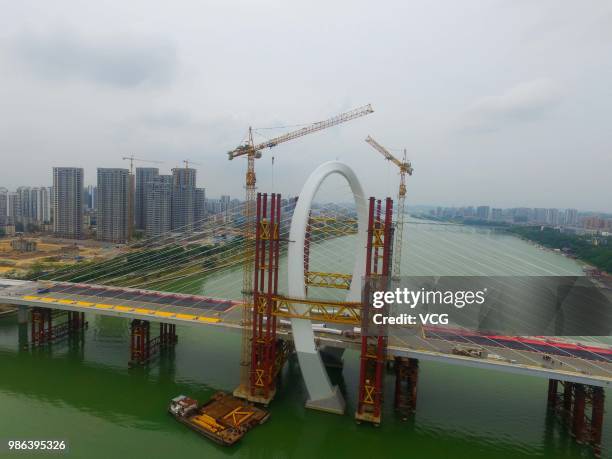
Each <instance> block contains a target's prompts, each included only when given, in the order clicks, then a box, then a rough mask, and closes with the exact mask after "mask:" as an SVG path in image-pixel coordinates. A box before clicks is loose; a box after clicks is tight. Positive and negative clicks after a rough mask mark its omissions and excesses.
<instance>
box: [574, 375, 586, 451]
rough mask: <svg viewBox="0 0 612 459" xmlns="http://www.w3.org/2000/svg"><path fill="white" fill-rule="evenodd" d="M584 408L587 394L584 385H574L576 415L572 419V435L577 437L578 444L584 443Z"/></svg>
mask: <svg viewBox="0 0 612 459" xmlns="http://www.w3.org/2000/svg"><path fill="white" fill-rule="evenodd" d="M584 406H585V392H584V385H582V384H575V385H574V414H573V419H572V433H573V434H574V436H575V437H576V442H577V443H579V444H580V443H582V442H583V439H584Z"/></svg>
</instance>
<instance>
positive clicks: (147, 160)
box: [122, 155, 163, 175]
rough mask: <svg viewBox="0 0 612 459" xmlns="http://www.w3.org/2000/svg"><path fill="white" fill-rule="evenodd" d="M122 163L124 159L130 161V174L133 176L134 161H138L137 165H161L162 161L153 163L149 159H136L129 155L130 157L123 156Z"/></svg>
mask: <svg viewBox="0 0 612 459" xmlns="http://www.w3.org/2000/svg"><path fill="white" fill-rule="evenodd" d="M122 159H123V160H124V161H125V160H126V159H129V160H130V174H132V175H134V161H138V162H139V163H155V164H163V161H153V160H150V159H141V158H136V157H135V156H134V155H130V156H124V157H123V158H122Z"/></svg>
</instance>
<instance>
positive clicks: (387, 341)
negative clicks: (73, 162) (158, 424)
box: [0, 162, 612, 454]
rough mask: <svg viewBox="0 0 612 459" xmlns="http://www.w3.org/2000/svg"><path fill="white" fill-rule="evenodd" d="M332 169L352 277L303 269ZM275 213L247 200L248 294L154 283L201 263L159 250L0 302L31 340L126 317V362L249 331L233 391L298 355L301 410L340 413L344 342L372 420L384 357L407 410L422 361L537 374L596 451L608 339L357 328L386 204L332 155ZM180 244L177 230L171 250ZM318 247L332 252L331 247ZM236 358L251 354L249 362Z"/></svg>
mask: <svg viewBox="0 0 612 459" xmlns="http://www.w3.org/2000/svg"><path fill="white" fill-rule="evenodd" d="M331 174H340V175H342V176H344V177H345V178H346V179H347V181H348V182H349V184H350V185H351V189H352V192H353V195H354V197H355V202H356V213H357V215H356V219H355V220H354V221H351V222H348V219H345V220H344V221H345V223H342V224H338V223H337V222H336V223H333V224H332V223H330V224H329V227H330V229H331V230H332V231H331V232H332V233H333V232H336V234H337V233H338V231H339V230H342V231H340V233H342V234H347V233H350V234H353V235H354V239H355V242H356V249H355V253H356V255H355V267H354V269H353V271H352V273H341V272H331V271H330V272H323V271H311V270H310V267H311V264H310V263H311V255H312V253H313V251H314V250H315V248H316V244H315V241H316V232H317V231H318V230H320V229H321V228H324V227H325V226H326V225H325V224H323V225H321V224H320V223H319V224H317V223H315V219H314V218H313V216H312V214H311V209H310V207H311V204H312V199H313V196H314V194H315V193H316V191H317V190H318V187H319V185H320V184H321V182H323V181H324V180H325V178H326V177H327V176H329V175H331ZM283 209H284V207H283V205H282V203H281V197H280V195H278V194H272V195H267V194H258V195H257V198H256V201H255V208H254V209H252V210H253V214H252V215H253V222H254V227H255V231H254V233H253V240H252V245H249V244H247V246H250V247H251V248H252V250H253V253H252V254H249V255H248V259H249V260H251V261H252V266H251V272H252V275H253V282H252V286H253V287H252V291H250V292H246V294H247V295H250V297H251V298H250V300H249V301H244V300H243V301H236V300H235V299H226V298H216V297H213V296H205V295H191V294H183V293H167V292H162V291H159V290H157V289H156V288H158V285H159V282H161V281H160V279H162V280H163V279H164V278H165V276H167V272H168V271H171V272H173V274H174V275H173V277H172V279H173V280H174V279H175V278H176V274H177V272H178V273H179V274H180V273H181V272H184V273H185V274H184V276H182V277H184V278H189V277H190V276H192V275H193V274H194V271H193V270H191V268H192V267H193V266H195V265H200V264H201V262H202V259H203V257H204V256H205V255H206V253H204V255H203V253H201V252H198V253H197V254H194V255H193V259H185V258H176V259H173V258H169V259H168V258H166V259H164V261H163V265H162V264H160V265H156V263H159V262H158V261H157V260H158V259H157V258H155V259H152V260H151V259H148V260H147V261H146V266H138V263H139V262H138V261H136V262H135V263H133V264H132V265H130V266H129V268H130V269H129V272H126V271H125V269H124V268H125V266H123V267H121V269H119V265H117V267H116V269H108V265H106V267H105V268H104V270H101V271H100V274H99V275H98V276H96V275H93V276H92V275H91V272H92V269H93V270H94V272H95V267H93V268H92V267H91V266H89V267H88V268H87V274H82V275H81V274H79V273H78V272H77V274H76V275H75V273H74V272H72V273H71V276H72V278H73V280H62V279H61V277H60V278H58V279H49V280H36V281H18V280H11V279H0V303H4V304H12V305H16V306H18V307H19V320H20V322H22V323H29V325H30V335H29V344H30V346H33V347H34V346H42V345H52V343H53V342H56V341H58V340H59V339H61V338H64V337H66V336H74V335H78V334H79V333H82V331H83V329H84V327H86V321H85V318H86V315H87V314H97V315H104V316H115V317H123V318H126V319H128V320H130V321H131V327H130V330H131V340H130V362H129V364H130V365H132V366H135V365H146V364H148V363H150V362H151V360H152V358H153V356H154V355H155V354H156V353H157V352H158V351H159V350H160V349H162V348H164V347H168V346H175V345H176V344H177V342H178V339H179V338H180V337H179V336H178V334H177V329H176V326H177V325H179V326H194V327H222V328H224V329H228V330H233V331H235V332H236V333H239V334H243V336H244V334H246V335H247V336H248V339H247V340H246V341H245V340H243V342H246V343H247V345H248V350H247V352H243V358H242V359H241V361H240V364H241V365H242V367H244V368H246V369H247V371H245V372H244V373H245V374H246V379H243V380H241V381H240V384H239V385H238V387H237V389H236V392H235V394H236V395H239V396H242V397H244V398H246V399H248V400H250V401H253V402H258V403H262V404H266V405H267V404H269V403H271V402H272V401H273V399H274V395H275V392H276V383H277V375H278V374H279V372H280V370H281V368H282V366H283V364H284V363H285V361H286V360H287V359H288V358H289V357H290V356H291V355H292V354H293V353H295V355H296V356H297V358H298V360H299V362H300V368H301V370H302V376H303V378H304V381H305V384H306V387H307V389H308V394H309V400H307V401H306V404H307V406H309V407H311V408H314V409H319V410H324V411H329V412H332V413H344V411H345V405H344V400H343V398H342V397H343V395H342V394H341V393H340V391H339V390H338V388H337V387H333V386H332V385H331V384H330V382H329V379H328V377H327V374H326V372H325V367H324V364H325V363H329V362H330V361H335V363H337V364H341V358H340V357H339V356H341V355H342V350H343V349H347V348H350V349H355V350H356V351H358V352H359V353H360V374H359V390H358V400H357V404H356V406H357V409H356V412H355V413H354V416H355V419H356V420H357V421H358V422H365V423H372V424H375V425H378V424H380V423H381V422H382V410H381V407H382V403H383V397H384V393H383V387H384V386H383V378H384V375H385V373H386V371H385V370H386V369H387V367H389V366H391V367H393V369H394V371H395V393H394V404H395V407H396V409H397V410H398V411H400V412H404V413H410V412H414V411H415V410H416V409H417V388H418V373H419V361H421V360H431V361H439V362H445V363H448V364H452V365H461V366H466V367H476V368H485V369H489V370H493V371H500V372H510V373H516V374H525V375H531V376H534V377H539V378H546V379H547V380H548V381H549V390H548V394H546V397H547V403H548V405H549V406H550V408H551V410H554V412H556V413H557V414H558V415H559V418H560V419H561V421H562V422H564V423H566V424H567V425H568V426H569V427H570V430H571V432H572V435H573V436H574V437H575V439H576V440H577V441H578V442H580V443H590V444H592V445H593V446H594V450H595V453H596V454H598V452H599V451H600V447H601V435H602V429H603V418H604V410H603V407H604V390H605V389H606V388H610V387H612V349H610V348H609V347H606V346H603V345H601V344H599V343H587V342H585V340H584V339H581V340H580V341H578V340H573V339H569V338H547V337H516V336H491V335H486V334H479V333H475V332H467V331H465V330H461V329H458V328H453V327H450V326H449V327H418V328H415V329H414V331H413V332H412V333H403V334H401V335H398V334H394V333H393V332H389V333H388V334H387V333H383V332H382V331H381V332H380V334H378V335H377V334H371V333H370V334H367V335H366V334H362V333H361V330H362V329H363V326H364V324H365V323H366V321H367V320H368V315H369V314H370V312H369V311H370V310H371V308H369V305H367V304H365V303H364V301H363V299H362V292H361V285H360V282H353V280H354V279H360V278H363V277H364V276H365V277H370V278H372V277H373V278H380V279H384V278H385V277H387V276H389V275H390V270H391V266H392V262H391V260H392V256H393V244H392V241H393V239H394V234H393V230H394V223H393V220H392V219H393V201H392V200H391V199H390V198H387V199H386V200H384V201H382V200H376V199H374V198H370V199H368V200H366V199H365V197H364V196H363V192H362V191H361V188H360V185H359V184H358V182H356V180H355V178H354V174H353V173H352V171H351V170H350V168H348V167H347V166H345V165H342V164H341V163H336V162H332V163H326V164H325V165H323V166H322V167H321V168H320V169H319V170H317V171H315V173H314V174H313V176H311V179H309V181H308V182H307V184H306V186H305V187H304V190H303V192H302V194H301V195H300V198H299V199H298V204H297V206H296V207H295V210H294V211H293V215H292V220H291V224H290V225H288V224H286V223H287V221H286V218H284V216H283V215H282V211H283ZM217 223H218V221H217ZM243 224H244V225H246V223H243ZM233 229H234V230H235V227H234V226H233ZM189 237H190V238H192V239H193V236H192V235H191V236H189ZM207 237H210V235H208V236H207ZM192 239H191V240H192ZM176 243H177V240H176V238H173V240H172V242H171V244H172V247H175V246H176ZM141 244H142V243H141ZM167 244H170V242H167ZM155 247H156V250H158V251H159V250H160V247H163V242H162V243H161V245H160V243H159V241H158V242H157V245H156V246H155ZM147 248H148V249H149V248H150V247H149V246H147ZM161 250H163V249H161ZM230 250H232V251H236V252H228V253H225V254H224V255H223V256H221V257H219V259H226V260H228V263H230V264H235V263H236V260H242V258H240V257H236V258H234V254H235V253H239V252H240V250H241V248H240V247H234V246H232V248H231V249H230ZM282 251H286V252H287V260H288V261H287V267H286V275H287V278H288V280H287V288H286V290H285V291H283V289H281V288H280V286H279V274H280V273H281V272H282V271H283V270H284V267H283V266H281V263H280V254H281V252H282ZM158 253H159V252H158ZM173 254H174V252H173ZM216 254H217V253H216V252H215V255H216ZM326 256H327V257H329V258H330V260H333V257H336V256H337V254H326ZM172 257H174V255H172ZM124 261H125V259H124ZM140 263H143V262H140ZM173 263H176V266H173ZM330 264H331V261H330ZM183 270H185V271H183ZM109 272H111V273H114V274H109ZM143 273H144V274H143ZM145 274H146V275H145ZM113 276H115V277H113ZM79 277H83V279H84V280H83V281H81V280H80V279H79ZM179 277H180V276H179ZM135 279H138V280H137V281H136V280H135ZM151 286H153V287H156V288H151ZM321 290H329V291H333V292H336V293H338V292H340V293H338V294H336V295H335V296H333V298H332V299H330V297H329V296H328V297H325V296H323V295H317V296H315V293H316V292H320V291H321ZM344 294H345V296H344V297H341V296H342V295H344ZM245 310H246V313H245ZM247 315H248V317H249V318H248V320H245V316H247ZM154 324H155V327H156V328H158V329H159V333H157V331H156V330H154V327H153V325H154ZM244 355H247V356H248V358H246V360H245V357H244ZM237 363H238V362H237ZM544 396H545V394H543V398H544Z"/></svg>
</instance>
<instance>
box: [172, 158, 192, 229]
mask: <svg viewBox="0 0 612 459" xmlns="http://www.w3.org/2000/svg"><path fill="white" fill-rule="evenodd" d="M195 185H196V170H195V169H191V168H187V167H181V168H175V169H172V230H175V231H181V232H189V231H192V230H193V218H194V200H195Z"/></svg>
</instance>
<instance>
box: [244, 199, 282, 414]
mask: <svg viewBox="0 0 612 459" xmlns="http://www.w3.org/2000/svg"><path fill="white" fill-rule="evenodd" d="M280 202H281V197H280V194H274V193H272V195H271V199H270V206H269V213H268V195H267V194H261V193H258V194H257V206H256V216H257V220H256V222H257V224H256V230H255V264H254V267H255V272H254V277H253V301H254V307H253V318H252V330H251V336H252V342H251V371H250V378H249V381H250V384H249V394H248V399H249V400H251V401H255V402H259V403H264V404H268V403H269V402H270V401H271V400H272V398H274V395H275V393H276V375H277V374H278V372H279V371H280V369H281V367H282V363H283V362H282V361H279V360H278V355H277V350H278V349H277V347H278V344H279V343H277V338H276V325H277V323H276V322H277V319H276V316H275V315H274V314H273V311H274V304H275V300H274V297H275V296H276V294H277V291H278V262H279V257H280V238H279V230H278V228H279V224H280V218H281V206H280Z"/></svg>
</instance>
